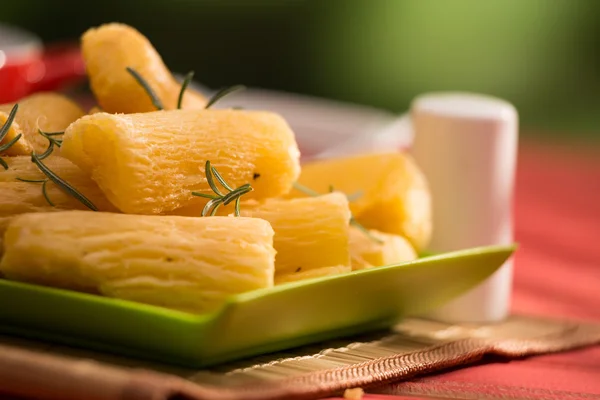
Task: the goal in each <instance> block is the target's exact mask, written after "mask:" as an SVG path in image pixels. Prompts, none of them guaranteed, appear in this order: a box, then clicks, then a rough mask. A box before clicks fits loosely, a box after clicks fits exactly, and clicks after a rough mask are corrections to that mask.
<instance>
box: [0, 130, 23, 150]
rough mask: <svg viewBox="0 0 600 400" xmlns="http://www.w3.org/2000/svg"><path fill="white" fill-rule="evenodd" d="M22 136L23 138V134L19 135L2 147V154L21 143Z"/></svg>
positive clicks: (0, 148)
mask: <svg viewBox="0 0 600 400" xmlns="http://www.w3.org/2000/svg"><path fill="white" fill-rule="evenodd" d="M22 136H23V134H21V133H19V134H18V135H17V136H15V137H14V138H13V140H11V141H10V142H8V143H6V144H3V145H2V146H0V153H1V152H3V151H6V150H8V149H10V148H11V146H12V145H13V144H15V143H17V142H18V141H19V139H21V137H22Z"/></svg>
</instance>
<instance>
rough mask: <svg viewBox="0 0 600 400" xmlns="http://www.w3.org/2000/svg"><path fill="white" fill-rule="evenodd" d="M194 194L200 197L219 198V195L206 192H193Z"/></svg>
mask: <svg viewBox="0 0 600 400" xmlns="http://www.w3.org/2000/svg"><path fill="white" fill-rule="evenodd" d="M192 196H198V197H204V198H205V199H218V198H219V197H218V196H215V195H213V194H206V193H201V192H192Z"/></svg>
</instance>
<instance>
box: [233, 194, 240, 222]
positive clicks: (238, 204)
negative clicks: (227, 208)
mask: <svg viewBox="0 0 600 400" xmlns="http://www.w3.org/2000/svg"><path fill="white" fill-rule="evenodd" d="M234 215H235V216H236V217H239V216H240V198H239V196H238V197H237V198H236V199H235V213H234Z"/></svg>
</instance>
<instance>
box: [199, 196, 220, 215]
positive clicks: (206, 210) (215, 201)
mask: <svg viewBox="0 0 600 400" xmlns="http://www.w3.org/2000/svg"><path fill="white" fill-rule="evenodd" d="M220 202H221V199H220V198H218V199H212V200H210V201H209V202H208V203H206V205H205V206H204V209H203V210H202V216H203V217H206V216H207V215H208V214H209V213H210V210H211V208H213V207H214V206H215V205H217V204H219V203H220Z"/></svg>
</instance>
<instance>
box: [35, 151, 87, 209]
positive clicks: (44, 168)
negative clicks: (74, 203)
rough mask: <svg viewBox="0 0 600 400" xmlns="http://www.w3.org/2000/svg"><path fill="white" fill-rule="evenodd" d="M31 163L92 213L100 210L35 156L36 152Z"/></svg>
mask: <svg viewBox="0 0 600 400" xmlns="http://www.w3.org/2000/svg"><path fill="white" fill-rule="evenodd" d="M31 161H32V162H33V163H34V164H35V165H37V167H38V168H39V169H40V171H42V173H43V174H44V175H46V176H47V177H48V179H49V180H51V181H52V182H54V184H55V185H56V186H58V187H59V188H60V189H61V190H62V191H63V192H65V193H67V194H69V195H71V196H73V197H74V198H76V199H77V200H79V201H80V202H81V203H82V204H83V205H84V206H86V207H87V208H89V209H90V210H92V211H98V208H97V207H96V206H95V205H94V203H92V202H91V201H90V200H89V199H88V198H87V197H85V196H84V195H83V194H81V193H80V192H79V191H77V189H75V188H74V187H73V186H71V185H70V184H69V183H68V182H66V181H65V180H63V179H62V178H61V177H60V176H58V175H56V174H55V173H54V172H52V171H51V170H50V168H48V167H47V166H46V165H45V164H44V163H43V162H42V160H40V158H39V156H37V155H36V154H35V152H33V153H31Z"/></svg>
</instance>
